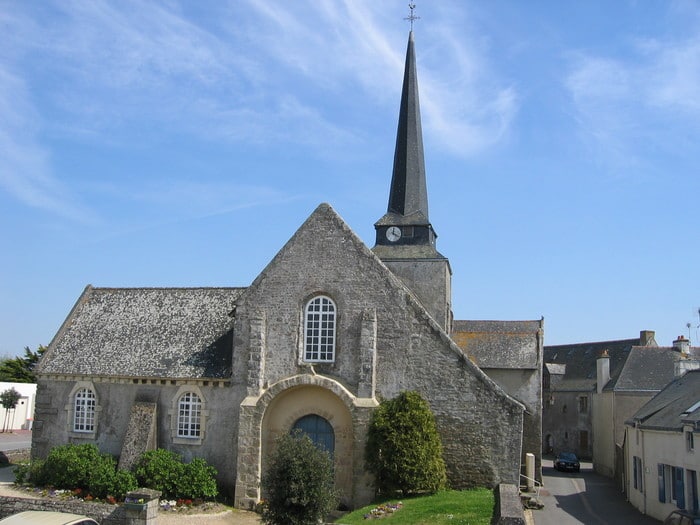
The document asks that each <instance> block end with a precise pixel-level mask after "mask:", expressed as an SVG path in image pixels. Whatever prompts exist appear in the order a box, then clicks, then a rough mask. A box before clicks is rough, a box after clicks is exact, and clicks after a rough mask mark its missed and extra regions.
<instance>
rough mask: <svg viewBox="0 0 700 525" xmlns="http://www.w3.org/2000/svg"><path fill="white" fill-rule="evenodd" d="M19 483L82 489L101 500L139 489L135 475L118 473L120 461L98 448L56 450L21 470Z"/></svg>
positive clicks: (55, 448)
mask: <svg viewBox="0 0 700 525" xmlns="http://www.w3.org/2000/svg"><path fill="white" fill-rule="evenodd" d="M15 480H16V482H17V483H23V482H26V481H30V482H31V483H34V484H35V485H40V486H50V487H54V488H57V489H81V490H85V491H87V492H88V493H89V494H90V495H92V496H93V497H97V498H106V497H107V496H112V497H114V498H117V499H121V498H123V497H124V495H125V494H126V493H127V492H128V491H130V490H133V489H135V488H136V487H137V485H136V478H135V477H134V476H133V474H131V473H130V472H126V471H118V470H117V462H116V460H115V459H114V458H113V457H112V456H110V455H109V454H102V453H100V451H99V450H98V448H97V446H96V445H94V444H82V445H70V444H69V445H61V446H59V447H54V448H53V449H51V452H49V455H48V456H47V458H46V460H44V461H35V462H33V463H32V464H30V465H29V466H27V467H26V468H21V469H18V470H17V472H16V475H15Z"/></svg>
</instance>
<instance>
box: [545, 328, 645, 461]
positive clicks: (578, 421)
mask: <svg viewBox="0 0 700 525" xmlns="http://www.w3.org/2000/svg"><path fill="white" fill-rule="evenodd" d="M646 344H656V343H655V342H654V332H650V331H642V332H640V335H639V338H638V339H621V340H615V341H599V342H590V343H576V344H568V345H553V346H545V347H544V370H543V379H542V383H543V386H542V389H543V393H542V404H543V410H542V435H543V438H544V440H543V442H542V449H543V451H544V453H545V454H557V453H559V452H563V451H567V452H574V453H575V454H577V455H578V456H579V457H581V458H584V459H591V458H592V457H593V421H592V416H591V413H592V403H593V393H594V392H595V391H596V384H597V359H598V357H600V355H601V354H603V352H607V355H608V356H609V368H610V374H611V377H613V378H617V376H618V375H619V374H620V372H621V371H622V368H623V366H624V364H625V362H626V361H627V357H628V356H629V354H630V352H631V351H632V347H634V346H639V345H646ZM606 383H607V381H606Z"/></svg>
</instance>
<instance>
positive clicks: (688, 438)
mask: <svg viewBox="0 0 700 525" xmlns="http://www.w3.org/2000/svg"><path fill="white" fill-rule="evenodd" d="M685 447H686V449H687V450H688V452H693V451H694V450H695V437H694V436H693V431H692V430H686V432H685Z"/></svg>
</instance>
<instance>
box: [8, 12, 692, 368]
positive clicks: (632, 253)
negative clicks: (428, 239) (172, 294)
mask: <svg viewBox="0 0 700 525" xmlns="http://www.w3.org/2000/svg"><path fill="white" fill-rule="evenodd" d="M407 15H408V7H407V2H405V1H393V0H383V1H382V2H377V1H374V0H365V1H362V0H353V1H350V0H348V1H342V0H309V1H306V0H295V1H293V2H289V1H287V2H282V1H273V0H268V1H263V0H235V1H229V2H224V1H213V0H212V1H208V2H206V1H198V2H184V1H182V2H179V1H176V0H170V1H160V2H157V1H154V2H131V1H128V0H120V1H112V2H105V1H101V0H89V1H88V0H84V1H83V0H72V1H71V0H61V1H48V0H47V1H38V0H37V1H20V0H12V1H10V0H0V219H1V223H0V224H1V225H2V227H1V228H0V355H14V354H17V353H21V352H22V351H23V348H24V347H25V346H30V347H32V348H35V347H37V346H38V345H39V344H48V343H49V342H50V340H51V338H52V337H53V335H54V334H55V333H56V331H57V330H58V328H59V327H60V325H61V323H62V322H63V320H64V319H65V317H66V316H67V314H68V312H69V311H70V309H71V308H72V306H73V304H74V303H75V301H76V300H77V298H78V297H79V295H80V294H81V292H82V290H83V288H84V287H85V285H87V284H92V285H94V286H100V287H134V286H137V287H138V286H149V287H150V286H156V287H158V286H183V287H188V286H247V285H248V284H250V282H251V281H252V280H253V279H254V278H255V277H256V275H257V274H258V273H259V272H260V271H261V270H262V269H263V268H264V267H265V265H266V264H267V263H268V262H269V261H270V259H272V257H273V256H274V255H275V253H276V252H277V251H278V250H279V249H280V248H281V247H282V246H283V244H284V243H285V242H286V241H287V240H288V239H289V237H290V236H291V235H292V234H293V233H294V231H295V230H296V229H297V228H298V227H299V225H300V224H301V223H302V222H303V221H304V220H305V218H306V217H307V216H308V215H309V214H310V213H311V212H312V211H313V210H314V209H315V207H316V206H317V205H318V204H319V203H321V202H328V203H330V204H331V205H332V206H333V207H334V208H335V210H336V211H337V212H338V213H339V214H340V215H341V216H342V217H343V218H344V219H345V220H346V222H347V223H348V224H349V225H350V226H351V227H352V228H353V230H354V231H355V232H356V233H357V234H358V235H359V236H360V237H361V238H362V239H363V240H364V242H365V243H366V244H368V245H369V246H370V247H371V246H373V244H374V228H373V224H374V222H375V221H376V220H377V219H379V218H380V217H381V216H382V215H383V214H384V212H385V211H386V205H387V198H388V189H389V182H390V178H391V169H392V160H393V149H394V141H395V133H396V124H397V112H398V105H399V97H400V88H401V78H402V69H403V61H404V56H405V49H406V41H407V36H408V29H409V26H408V23H407V22H406V20H404V17H406V16H407ZM416 15H418V16H420V17H421V18H420V20H417V21H416V25H415V30H414V34H415V41H416V52H417V58H418V78H419V85H420V97H421V111H422V116H423V133H424V144H425V157H426V172H427V177H428V192H429V200H430V218H431V221H432V223H433V226H434V228H435V230H436V232H437V233H438V235H439V239H438V249H439V250H440V251H441V252H442V253H443V254H444V255H445V256H447V257H449V259H450V262H451V265H452V269H453V272H454V275H453V304H454V312H455V317H456V318H458V319H512V320H520V319H539V318H540V317H541V316H544V318H545V330H546V332H545V343H546V344H564V343H575V342H583V341H599V340H608V339H624V338H631V337H635V336H637V335H638V333H639V331H640V330H644V329H650V330H656V332H657V341H658V342H659V344H664V345H669V344H670V343H671V341H672V340H673V339H674V338H675V337H676V336H677V335H679V334H684V335H685V336H686V337H687V336H688V335H689V334H690V336H691V339H693V341H694V342H696V339H697V334H698V332H697V325H698V323H699V322H700V321H699V319H698V314H697V309H698V307H700V285H699V284H698V283H699V280H698V277H697V273H698V261H699V260H700V258H699V257H698V255H699V254H698V249H699V238H698V224H699V221H698V215H699V214H698V196H699V195H700V191H699V190H700V177H699V176H698V171H699V169H700V152H699V149H698V144H699V143H700V4H698V3H697V2H693V1H678V2H674V1H654V0H648V1H644V2H642V1H638V2H637V1H622V0H621V1H617V2H609V1H591V2H558V1H556V2H555V1H544V2H520V1H515V0H513V1H505V0H504V1H498V2H482V1H465V0H454V1H450V0H444V1H432V2H418V5H417V8H416ZM689 322H690V323H692V326H691V328H690V330H689V329H688V328H687V327H686V323H689Z"/></svg>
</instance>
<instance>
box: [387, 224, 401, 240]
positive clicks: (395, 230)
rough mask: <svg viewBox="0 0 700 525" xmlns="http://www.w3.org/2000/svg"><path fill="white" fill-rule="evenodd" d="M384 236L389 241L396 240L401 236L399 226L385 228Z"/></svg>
mask: <svg viewBox="0 0 700 525" xmlns="http://www.w3.org/2000/svg"><path fill="white" fill-rule="evenodd" d="M386 238H387V239H388V240H390V241H391V242H396V241H398V240H399V239H400V238H401V228H399V227H398V226H391V227H390V228H387V230H386Z"/></svg>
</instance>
